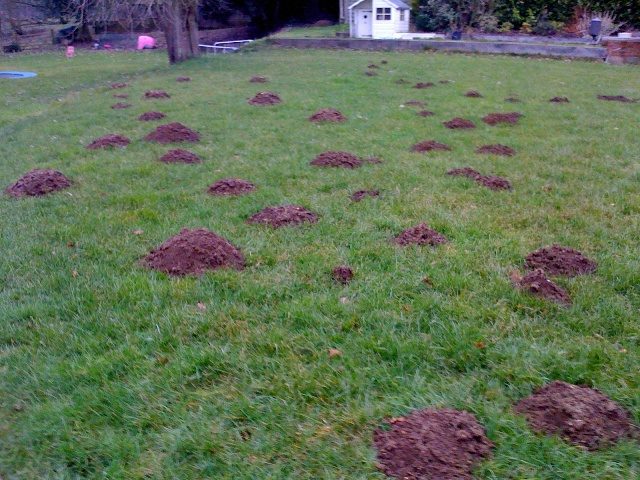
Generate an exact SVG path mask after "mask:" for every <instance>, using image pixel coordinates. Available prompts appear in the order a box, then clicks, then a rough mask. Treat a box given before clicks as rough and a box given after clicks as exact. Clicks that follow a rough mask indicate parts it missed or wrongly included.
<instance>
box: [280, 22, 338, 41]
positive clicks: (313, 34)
mask: <svg viewBox="0 0 640 480" xmlns="http://www.w3.org/2000/svg"><path fill="white" fill-rule="evenodd" d="M348 31H349V25H347V24H345V23H341V24H336V25H329V26H327V27H313V26H312V27H286V28H283V29H282V30H280V31H278V32H276V33H274V34H273V35H272V37H276V38H336V32H348Z"/></svg>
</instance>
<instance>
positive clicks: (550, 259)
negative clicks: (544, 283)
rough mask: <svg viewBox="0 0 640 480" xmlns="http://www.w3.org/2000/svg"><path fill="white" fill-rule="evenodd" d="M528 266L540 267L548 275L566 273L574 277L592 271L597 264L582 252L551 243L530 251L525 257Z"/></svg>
mask: <svg viewBox="0 0 640 480" xmlns="http://www.w3.org/2000/svg"><path fill="white" fill-rule="evenodd" d="M525 260H526V264H527V267H529V268H541V269H542V270H544V271H545V273H547V274H548V275H566V276H568V277H574V276H576V275H583V274H587V273H593V272H595V271H596V268H597V266H598V264H597V263H596V262H594V261H593V260H590V259H589V258H587V257H585V256H584V255H583V254H582V252H579V251H578V250H574V249H573V248H569V247H561V246H560V245H551V246H550V247H543V248H541V249H539V250H536V251H535V252H531V253H530V254H529V255H527V257H526V259H525Z"/></svg>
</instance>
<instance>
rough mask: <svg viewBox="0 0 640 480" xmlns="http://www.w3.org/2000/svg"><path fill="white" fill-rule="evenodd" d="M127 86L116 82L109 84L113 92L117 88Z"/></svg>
mask: <svg viewBox="0 0 640 480" xmlns="http://www.w3.org/2000/svg"><path fill="white" fill-rule="evenodd" d="M128 86H129V84H128V83H123V82H116V83H112V84H111V88H113V89H114V90H115V89H117V88H125V87H128Z"/></svg>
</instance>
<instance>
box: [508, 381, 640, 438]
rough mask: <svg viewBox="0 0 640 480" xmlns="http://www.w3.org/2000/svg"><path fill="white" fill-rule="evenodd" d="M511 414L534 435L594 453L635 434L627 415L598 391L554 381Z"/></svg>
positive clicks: (537, 391) (518, 404) (518, 405)
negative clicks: (520, 417) (520, 418)
mask: <svg viewBox="0 0 640 480" xmlns="http://www.w3.org/2000/svg"><path fill="white" fill-rule="evenodd" d="M515 411H516V412H518V413H521V414H523V415H525V416H526V417H527V421H528V423H529V426H530V427H531V428H532V429H533V430H535V431H536V432H540V433H544V434H547V435H559V436H561V437H562V438H563V439H565V440H567V441H569V442H571V443H573V444H575V445H580V446H582V447H585V448H587V449H589V450H596V449H597V448H600V447H603V446H605V445H609V444H612V443H615V442H617V441H618V440H620V439H622V438H625V437H629V436H631V435H632V434H633V431H634V430H635V429H634V427H633V426H632V424H631V420H630V415H629V413H628V412H627V411H626V410H625V409H624V408H622V407H621V406H620V405H618V404H617V403H616V402H614V401H613V400H611V399H610V398H609V397H607V396H606V395H603V394H602V393H601V392H600V391H598V390H596V389H593V388H589V387H587V386H578V385H572V384H570V383H565V382H561V381H557V380H556V381H554V382H551V383H549V384H548V385H545V386H544V387H542V388H539V389H538V390H536V391H535V393H534V394H533V395H531V396H529V397H527V398H524V399H522V400H520V401H519V402H518V403H517V405H516V406H515Z"/></svg>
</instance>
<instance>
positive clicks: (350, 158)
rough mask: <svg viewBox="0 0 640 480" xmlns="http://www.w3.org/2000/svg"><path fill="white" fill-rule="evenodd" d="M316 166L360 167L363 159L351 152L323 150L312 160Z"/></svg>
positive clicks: (312, 163)
mask: <svg viewBox="0 0 640 480" xmlns="http://www.w3.org/2000/svg"><path fill="white" fill-rule="evenodd" d="M311 165H313V166H315V167H336V168H358V167H360V166H362V160H360V159H359V158H358V157H356V156H355V155H354V154H352V153H349V152H323V153H321V154H320V155H318V156H317V157H316V158H314V159H313V160H311Z"/></svg>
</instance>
